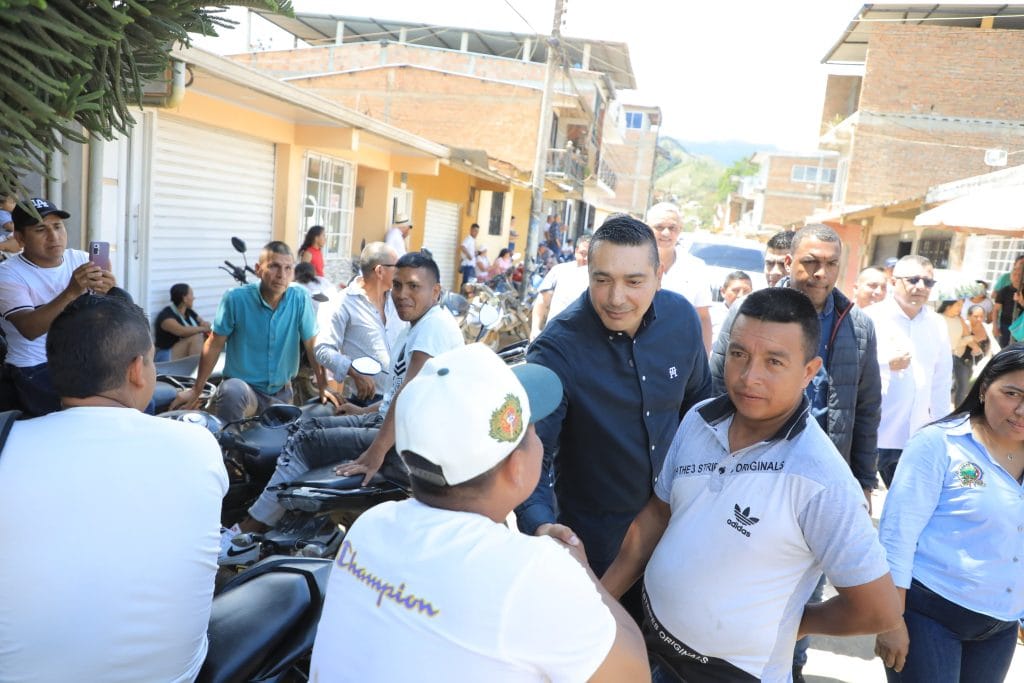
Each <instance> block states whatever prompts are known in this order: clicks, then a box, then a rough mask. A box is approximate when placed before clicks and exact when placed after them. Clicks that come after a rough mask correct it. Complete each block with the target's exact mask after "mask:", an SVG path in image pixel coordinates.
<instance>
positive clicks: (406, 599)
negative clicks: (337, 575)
mask: <svg viewBox="0 0 1024 683" xmlns="http://www.w3.org/2000/svg"><path fill="white" fill-rule="evenodd" d="M335 562H336V564H337V565H338V568H339V569H344V570H346V571H347V572H348V573H349V574H351V575H352V576H353V577H354V578H355V579H356V580H357V581H359V582H361V583H363V584H365V585H366V587H367V588H369V589H370V590H374V591H377V607H380V604H381V602H382V601H383V600H385V599H387V600H391V601H392V602H394V603H395V604H398V605H401V606H402V607H404V608H406V609H407V610H410V611H414V610H418V611H419V612H420V613H421V614H422V613H424V612H425V613H426V615H427V616H428V617H436V616H437V615H438V614H440V613H441V610H440V609H437V608H435V607H434V606H433V605H432V604H431V603H429V602H427V601H426V600H424V599H423V598H418V597H416V596H415V595H405V594H404V593H405V584H404V583H401V584H399V585H398V586H397V587H396V586H395V585H394V584H391V583H387V582H386V581H384V580H383V579H381V578H378V577H376V576H374V575H373V574H371V573H370V572H369V571H367V570H366V568H365V567H360V566H359V565H358V564H356V551H355V549H353V548H352V544H351V543H349V542H348V541H345V542H344V543H342V544H341V551H340V552H339V553H338V559H337V560H336V561H335Z"/></svg>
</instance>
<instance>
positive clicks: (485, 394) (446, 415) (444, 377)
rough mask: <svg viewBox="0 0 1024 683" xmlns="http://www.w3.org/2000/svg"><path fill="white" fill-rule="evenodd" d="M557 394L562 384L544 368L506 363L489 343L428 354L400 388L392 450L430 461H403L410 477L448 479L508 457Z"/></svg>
mask: <svg viewBox="0 0 1024 683" xmlns="http://www.w3.org/2000/svg"><path fill="white" fill-rule="evenodd" d="M561 401H562V383H561V381H560V380H559V379H558V375H556V374H555V373H554V372H552V371H551V370H549V369H548V368H546V367H543V366H541V365H535V364H532V363H523V364H521V365H517V366H514V367H509V366H508V365H506V364H505V362H504V361H503V360H501V358H499V357H498V355H497V354H496V353H494V351H492V350H491V349H490V348H489V347H487V346H485V345H483V344H468V345H466V346H462V347H459V348H457V349H453V350H451V351H446V352H445V353H442V354H439V355H437V356H435V357H433V358H431V359H430V360H428V361H427V362H426V363H425V364H424V365H423V368H422V369H421V370H420V371H419V373H418V374H417V375H416V377H414V378H413V379H412V381H410V382H409V383H408V384H407V385H405V387H404V388H403V389H402V391H401V393H399V395H398V399H397V402H396V404H395V446H396V450H397V451H398V452H399V453H406V452H411V453H415V454H416V455H419V456H420V457H421V458H423V459H424V460H426V461H428V462H430V463H433V464H434V465H436V466H437V469H436V470H433V469H431V470H424V469H423V468H419V467H410V472H411V473H412V474H413V475H414V476H417V477H419V478H421V479H424V480H426V481H430V482H433V483H436V484H439V485H445V486H455V485H456V484H461V483H463V482H465V481H468V480H470V479H472V478H473V477H476V476H479V475H481V474H483V473H484V472H486V471H487V470H489V469H491V468H492V467H494V466H495V465H497V464H498V463H499V462H501V461H502V460H504V459H505V458H507V457H508V455H509V454H510V453H511V452H512V451H514V450H515V449H516V447H517V446H518V445H519V443H520V442H521V441H522V440H523V436H525V435H526V428H527V426H528V425H530V424H533V423H535V422H537V421H538V420H542V419H544V418H545V417H547V416H548V415H550V414H551V412H552V411H554V409H555V408H557V407H558V404H559V403H561ZM406 464H408V463H406Z"/></svg>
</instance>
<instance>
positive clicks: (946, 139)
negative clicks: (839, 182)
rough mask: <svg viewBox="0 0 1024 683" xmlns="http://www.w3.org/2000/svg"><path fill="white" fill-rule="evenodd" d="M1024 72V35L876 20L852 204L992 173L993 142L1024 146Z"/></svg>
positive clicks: (855, 147)
mask: <svg viewBox="0 0 1024 683" xmlns="http://www.w3.org/2000/svg"><path fill="white" fill-rule="evenodd" d="M1022 70H1024V31H1010V30H996V29H971V28H955V27H941V26H902V25H896V24H880V25H877V26H875V27H874V30H873V33H872V35H871V37H870V38H869V42H868V52H867V60H866V63H865V76H864V83H863V87H862V89H861V96H860V122H859V124H858V126H857V129H856V132H855V133H854V137H853V142H852V146H851V154H850V170H849V183H848V185H847V191H846V197H845V203H846V204H848V205H849V204H877V203H883V202H886V201H892V200H895V199H903V198H908V197H914V196H917V195H921V194H924V193H925V191H926V190H927V189H928V187H929V186H931V185H935V184H939V183H943V182H948V181H951V180H956V179H958V178H964V177H967V176H972V175H978V174H981V173H986V172H989V171H991V170H993V169H992V168H991V167H989V166H986V165H985V164H984V161H983V156H984V150H985V149H987V148H1001V149H1005V150H1007V151H1010V152H1013V151H1015V150H1019V149H1024V80H1022V79H1020V78H1019V74H1020V73H1021V72H1022ZM965 119H966V120H965ZM1021 163H1024V154H1017V155H1011V156H1010V157H1009V165H1011V166H1012V165H1017V164H1021Z"/></svg>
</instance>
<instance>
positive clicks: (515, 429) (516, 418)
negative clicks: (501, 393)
mask: <svg viewBox="0 0 1024 683" xmlns="http://www.w3.org/2000/svg"><path fill="white" fill-rule="evenodd" d="M522 433H523V406H522V404H521V403H520V402H519V397H518V396H516V395H515V394H506V395H505V401H504V402H503V403H502V404H501V405H500V406H499V407H498V408H497V409H496V410H495V411H494V412H493V413H491V430H490V432H488V434H490V436H491V438H492V439H494V440H495V441H507V442H510V443H511V442H515V441H518V440H519V436H520V435H521V434H522Z"/></svg>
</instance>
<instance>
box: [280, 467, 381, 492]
mask: <svg viewBox="0 0 1024 683" xmlns="http://www.w3.org/2000/svg"><path fill="white" fill-rule="evenodd" d="M335 467H337V464H334V465H327V466H326V467H317V468H316V469H312V470H309V471H308V472H306V473H305V474H303V475H302V477H301V478H299V479H297V480H295V481H292V482H289V483H288V485H289V486H307V487H309V488H316V489H331V490H334V491H347V490H349V489H358V488H362V487H363V475H361V474H356V475H353V476H350V477H342V476H339V475H337V474H335V473H334V468H335ZM391 486H392V484H390V483H389V482H388V480H387V479H385V478H384V477H382V476H381V474H380V472H378V473H376V474H374V475H373V478H372V479H370V483H369V485H368V486H367V488H383V487H389V488H390V487H391Z"/></svg>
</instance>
